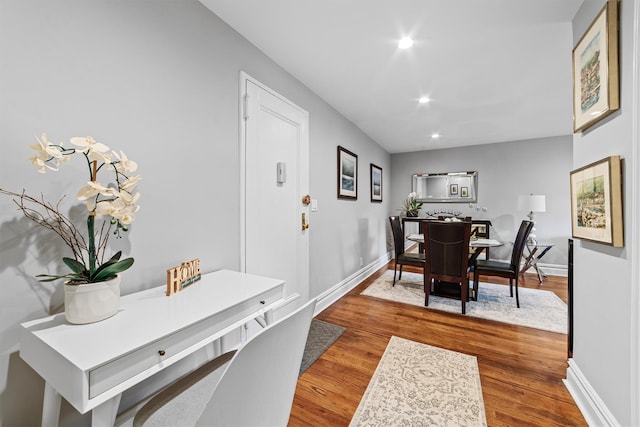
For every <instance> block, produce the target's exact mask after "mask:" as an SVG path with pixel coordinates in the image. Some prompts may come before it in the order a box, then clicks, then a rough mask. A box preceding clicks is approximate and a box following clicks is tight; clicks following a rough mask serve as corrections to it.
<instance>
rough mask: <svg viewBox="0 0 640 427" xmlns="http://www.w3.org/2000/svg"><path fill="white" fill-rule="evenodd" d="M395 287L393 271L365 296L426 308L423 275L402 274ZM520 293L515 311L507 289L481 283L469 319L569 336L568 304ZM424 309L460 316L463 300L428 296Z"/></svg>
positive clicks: (551, 295)
mask: <svg viewBox="0 0 640 427" xmlns="http://www.w3.org/2000/svg"><path fill="white" fill-rule="evenodd" d="M392 284H393V270H388V271H385V272H384V273H383V274H382V275H381V276H380V277H379V278H377V279H376V280H375V281H374V282H373V283H372V284H371V285H369V286H368V287H367V289H365V290H364V291H363V292H362V295H367V296H371V297H376V298H382V299H386V300H391V301H396V302H402V303H405V304H411V305H417V306H421V307H424V288H423V276H422V274H417V273H411V272H403V273H402V280H396V285H395V286H392ZM471 284H472V282H471V281H470V286H471ZM518 292H519V295H520V308H518V307H516V301H515V297H513V298H512V297H511V296H510V295H509V286H508V285H499V284H494V283H486V282H480V284H479V291H478V301H469V302H468V303H467V309H466V312H467V313H466V316H469V317H478V318H482V319H488V320H495V321H498V322H503V323H509V324H513V325H519V326H526V327H530V328H536V329H542V330H545V331H551V332H558V333H562V334H566V333H567V304H565V303H564V302H563V301H562V300H561V299H560V298H558V296H557V295H556V294H554V293H553V292H551V291H545V290H539V289H528V288H518ZM425 308H427V309H432V310H441V311H446V312H449V313H457V314H461V305H460V300H456V299H451V298H443V297H438V296H435V295H430V296H429V306H428V307H425ZM461 315H462V314H461Z"/></svg>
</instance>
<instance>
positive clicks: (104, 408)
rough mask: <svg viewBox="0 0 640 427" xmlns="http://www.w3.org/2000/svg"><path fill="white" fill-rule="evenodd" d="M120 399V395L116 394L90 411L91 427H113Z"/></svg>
mask: <svg viewBox="0 0 640 427" xmlns="http://www.w3.org/2000/svg"><path fill="white" fill-rule="evenodd" d="M120 397H121V395H120V394H118V395H117V396H114V397H112V398H111V399H109V400H107V401H106V402H104V403H102V404H101V405H98V406H96V407H95V408H93V410H92V411H91V427H113V424H114V423H115V421H116V415H118V407H119V406H120Z"/></svg>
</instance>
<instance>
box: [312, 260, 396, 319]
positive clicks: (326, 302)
mask: <svg viewBox="0 0 640 427" xmlns="http://www.w3.org/2000/svg"><path fill="white" fill-rule="evenodd" d="M391 258H392V254H391V252H388V253H386V254H385V255H383V256H381V257H380V258H378V259H377V260H375V261H373V262H372V263H370V264H368V265H366V266H364V267H363V268H361V269H360V270H358V271H356V272H355V273H353V274H352V275H351V276H349V277H347V278H346V279H344V280H343V281H341V282H340V283H338V284H336V285H335V286H333V287H331V288H330V289H328V290H327V291H325V292H323V293H322V294H320V295H318V302H317V303H316V312H315V314H314V315H317V314H318V313H320V312H322V311H323V310H324V309H325V308H327V307H329V306H330V305H331V304H333V303H334V302H336V301H338V300H339V299H340V298H342V297H343V296H344V295H346V294H347V292H349V291H350V290H351V289H353V288H355V287H356V286H358V285H359V284H360V283H361V282H362V281H363V280H364V279H366V278H367V277H369V276H371V275H372V274H373V273H375V272H376V271H378V270H379V269H380V268H382V267H384V266H385V265H387V264H388V263H389V261H390V260H391Z"/></svg>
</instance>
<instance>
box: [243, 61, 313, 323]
mask: <svg viewBox="0 0 640 427" xmlns="http://www.w3.org/2000/svg"><path fill="white" fill-rule="evenodd" d="M240 80H241V89H240V91H241V105H242V108H241V126H242V129H241V139H242V140H243V141H244V144H243V149H244V150H243V152H242V154H241V158H242V163H243V167H244V170H243V176H244V182H243V183H242V184H243V188H244V195H243V196H244V197H243V201H244V205H243V206H242V207H241V210H242V212H241V217H242V218H243V222H242V226H241V230H242V232H241V238H242V242H241V251H242V259H241V264H242V268H243V271H245V272H247V273H254V274H260V275H264V276H268V277H275V278H279V279H284V280H285V281H286V296H287V298H288V299H289V301H290V302H293V301H296V302H295V304H293V305H291V304H288V305H290V307H288V308H287V309H286V311H290V310H291V309H293V308H294V307H297V306H299V305H301V304H302V303H304V302H306V301H307V300H308V298H309V245H308V240H309V239H308V234H309V230H303V227H302V215H303V214H305V215H306V218H307V219H308V215H309V212H308V210H309V209H308V207H307V206H306V205H305V204H303V203H302V197H303V196H304V195H306V194H307V193H308V191H309V188H308V187H309V172H308V169H309V164H308V163H309V154H308V153H309V147H308V146H309V130H308V129H309V126H308V123H309V115H308V113H307V112H306V111H304V110H302V109H300V108H299V107H298V106H296V105H295V104H293V103H291V102H289V101H288V100H287V99H285V98H283V97H282V96H280V95H278V94H277V93H275V92H274V91H272V90H270V89H269V88H267V87H265V86H264V85H262V84H260V83H259V82H257V81H255V80H254V79H252V78H251V77H249V76H248V75H246V74H244V73H242V74H241V79H240ZM279 172H280V173H279Z"/></svg>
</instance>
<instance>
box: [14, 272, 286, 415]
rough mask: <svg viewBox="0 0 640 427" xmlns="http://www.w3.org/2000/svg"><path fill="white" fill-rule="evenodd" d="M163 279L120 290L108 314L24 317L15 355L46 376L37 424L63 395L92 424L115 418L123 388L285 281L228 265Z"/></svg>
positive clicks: (246, 315) (257, 310) (249, 310)
mask: <svg viewBox="0 0 640 427" xmlns="http://www.w3.org/2000/svg"><path fill="white" fill-rule="evenodd" d="M165 291H166V286H159V287H156V288H152V289H148V290H144V291H141V292H136V293H134V294H130V295H126V296H124V297H122V298H121V303H120V311H119V312H118V313H117V314H116V315H115V316H113V317H111V318H109V319H106V320H103V321H101V322H97V323H91V324H88V325H72V324H70V323H68V322H67V321H66V320H65V317H64V313H62V314H56V315H54V316H49V317H45V318H42V319H38V320H33V321H30V322H26V323H23V324H22V330H21V336H20V357H22V358H23V359H24V360H25V361H26V362H27V363H28V364H29V365H30V366H31V367H32V368H33V369H34V370H35V371H36V372H37V373H38V374H39V375H40V376H41V377H42V378H44V380H45V381H46V385H45V394H44V405H43V410H42V425H43V426H57V424H58V419H59V416H60V403H61V397H64V398H65V399H67V400H68V401H69V403H71V405H73V407H74V408H76V409H77V410H78V411H79V412H80V413H83V414H84V413H86V412H87V411H92V425H93V426H112V425H113V423H114V421H115V417H116V415H117V411H118V405H119V403H120V396H121V394H122V392H123V391H124V390H127V389H129V388H131V387H132V386H134V385H136V384H138V383H139V382H141V381H142V380H144V379H146V378H148V377H150V376H152V375H154V374H156V373H158V372H160V371H162V370H163V369H165V368H166V367H168V366H170V365H172V364H173V363H175V362H177V361H179V360H181V359H183V358H184V357H186V356H188V355H190V354H192V353H193V352H195V351H196V350H198V349H200V348H202V347H204V346H206V345H207V344H209V343H212V342H213V341H215V340H217V339H218V338H220V337H222V336H224V335H225V334H227V333H229V332H230V331H232V330H234V329H236V328H238V327H239V326H241V325H243V324H244V323H246V322H248V321H250V320H251V319H253V318H256V317H258V316H260V315H263V314H264V315H265V316H266V315H269V316H267V322H269V321H270V319H269V317H270V310H271V309H272V308H273V307H275V306H276V305H278V304H280V303H281V302H282V301H284V281H282V280H277V279H270V278H266V277H260V276H254V275H250V274H245V273H238V272H233V271H228V270H221V271H217V272H214V273H208V274H204V275H203V276H202V279H201V280H200V281H198V282H196V283H194V284H192V285H191V286H189V287H187V288H185V289H184V290H182V291H181V292H178V293H177V294H175V295H172V296H170V297H168V296H165Z"/></svg>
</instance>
